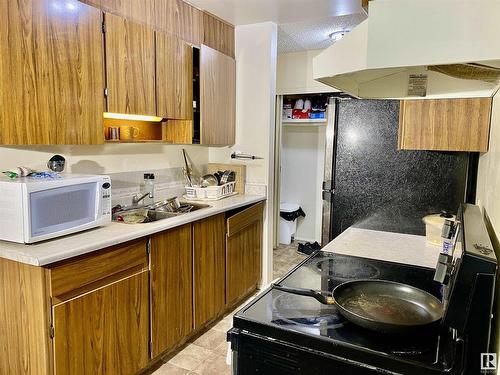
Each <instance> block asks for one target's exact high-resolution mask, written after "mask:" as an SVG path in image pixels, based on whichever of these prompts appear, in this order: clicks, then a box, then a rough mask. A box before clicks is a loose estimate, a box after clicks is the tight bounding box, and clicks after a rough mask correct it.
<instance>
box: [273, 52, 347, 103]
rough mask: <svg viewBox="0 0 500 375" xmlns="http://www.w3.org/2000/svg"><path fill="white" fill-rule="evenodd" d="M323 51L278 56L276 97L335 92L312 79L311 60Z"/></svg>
mask: <svg viewBox="0 0 500 375" xmlns="http://www.w3.org/2000/svg"><path fill="white" fill-rule="evenodd" d="M322 51H323V50H320V49H318V50H310V51H303V52H291V53H280V54H278V67H277V73H276V91H277V93H278V95H285V94H309V93H317V92H336V91H337V90H335V89H334V88H333V87H330V86H327V85H324V84H322V83H321V82H318V81H315V80H314V79H313V64H312V60H313V58H314V57H315V56H317V55H319V54H320V53H321V52H322Z"/></svg>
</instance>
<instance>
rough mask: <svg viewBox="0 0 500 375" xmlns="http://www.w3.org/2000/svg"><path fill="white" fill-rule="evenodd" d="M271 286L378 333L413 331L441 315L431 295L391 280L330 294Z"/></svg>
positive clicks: (347, 285)
mask: <svg viewBox="0 0 500 375" xmlns="http://www.w3.org/2000/svg"><path fill="white" fill-rule="evenodd" d="M272 287H273V288H275V289H278V290H281V291H283V292H287V293H292V294H298V295H301V296H309V297H313V298H316V299H317V300H318V301H319V302H321V303H324V304H327V305H335V306H336V307H337V309H338V310H339V312H340V313H341V314H342V315H344V317H345V318H346V319H348V320H349V321H351V322H352V323H354V324H357V325H359V326H361V327H364V328H367V329H370V330H372V331H377V332H384V333H404V332H408V331H413V330H416V329H419V328H423V327H427V326H430V325H433V324H434V323H436V322H438V321H439V320H440V319H441V318H442V317H443V313H444V308H443V305H442V303H441V302H440V301H439V300H438V299H437V298H436V297H434V296H433V295H431V294H429V293H427V292H424V291H423V290H420V289H418V288H415V287H413V286H410V285H406V284H401V283H396V282H393V281H386V280H356V281H348V282H345V283H343V284H340V285H338V286H337V287H336V288H335V289H334V290H333V291H332V292H331V293H328V292H320V291H317V290H313V289H302V288H291V287H287V286H283V285H279V284H273V286H272Z"/></svg>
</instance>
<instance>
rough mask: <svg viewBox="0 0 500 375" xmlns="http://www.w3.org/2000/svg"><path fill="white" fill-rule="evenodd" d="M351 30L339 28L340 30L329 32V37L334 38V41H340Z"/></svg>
mask: <svg viewBox="0 0 500 375" xmlns="http://www.w3.org/2000/svg"><path fill="white" fill-rule="evenodd" d="M348 32H349V30H339V31H334V32H333V33H331V34H328V37H329V38H330V39H331V40H333V41H334V42H337V41H339V40H340V39H342V38H343V37H344V35H345V34H347V33H348Z"/></svg>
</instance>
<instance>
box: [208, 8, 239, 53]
mask: <svg viewBox="0 0 500 375" xmlns="http://www.w3.org/2000/svg"><path fill="white" fill-rule="evenodd" d="M203 44H205V45H207V46H209V47H211V48H214V49H216V50H217V51H219V52H222V53H224V54H226V55H228V56H231V57H234V26H232V25H230V24H228V23H226V22H224V21H222V20H220V19H218V18H216V17H214V16H213V15H211V14H209V13H206V12H205V13H203Z"/></svg>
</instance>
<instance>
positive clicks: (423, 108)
mask: <svg viewBox="0 0 500 375" xmlns="http://www.w3.org/2000/svg"><path fill="white" fill-rule="evenodd" d="M490 116H491V98H466V99H422V100H403V101H401V110H400V117H399V121H400V122H399V147H400V148H401V149H403V150H436V151H468V152H486V151H488V141H489V133H490V120H491V118H490Z"/></svg>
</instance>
